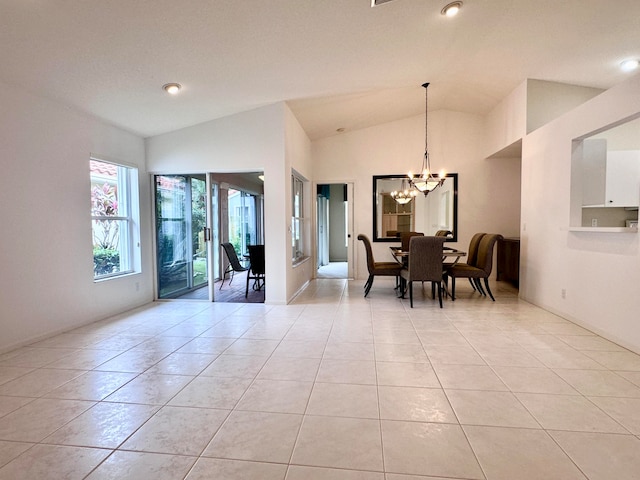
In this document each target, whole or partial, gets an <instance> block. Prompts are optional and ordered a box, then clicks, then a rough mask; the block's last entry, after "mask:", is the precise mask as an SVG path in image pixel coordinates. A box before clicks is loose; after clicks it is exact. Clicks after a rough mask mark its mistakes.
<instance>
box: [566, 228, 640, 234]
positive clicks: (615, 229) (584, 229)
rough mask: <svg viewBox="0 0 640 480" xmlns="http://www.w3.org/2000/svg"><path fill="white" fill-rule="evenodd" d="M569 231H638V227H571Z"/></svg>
mask: <svg viewBox="0 0 640 480" xmlns="http://www.w3.org/2000/svg"><path fill="white" fill-rule="evenodd" d="M569 231H570V232H595V233H638V229H637V228H630V227H569Z"/></svg>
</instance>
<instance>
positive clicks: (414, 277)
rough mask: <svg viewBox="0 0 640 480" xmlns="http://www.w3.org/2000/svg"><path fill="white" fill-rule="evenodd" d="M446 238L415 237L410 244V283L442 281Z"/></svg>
mask: <svg viewBox="0 0 640 480" xmlns="http://www.w3.org/2000/svg"><path fill="white" fill-rule="evenodd" d="M445 240H446V238H445V237H430V236H429V237H425V236H413V237H412V238H411V241H410V242H409V264H408V266H409V278H408V279H407V280H409V281H428V282H440V281H442V250H443V249H442V246H443V245H444V241H445Z"/></svg>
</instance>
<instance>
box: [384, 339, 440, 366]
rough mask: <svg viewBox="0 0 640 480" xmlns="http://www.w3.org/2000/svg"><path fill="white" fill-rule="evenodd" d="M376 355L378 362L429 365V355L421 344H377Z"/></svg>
mask: <svg viewBox="0 0 640 480" xmlns="http://www.w3.org/2000/svg"><path fill="white" fill-rule="evenodd" d="M375 355H376V360H377V361H378V362H411V363H429V359H428V358H427V354H426V353H425V351H424V348H422V345H420V344H417V345H410V344H409V345H407V344H404V345H403V344H398V343H377V344H376V345H375Z"/></svg>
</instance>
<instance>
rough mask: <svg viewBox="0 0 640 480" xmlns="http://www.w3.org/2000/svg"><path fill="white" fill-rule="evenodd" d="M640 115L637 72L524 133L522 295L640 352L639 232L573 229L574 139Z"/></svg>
mask: <svg viewBox="0 0 640 480" xmlns="http://www.w3.org/2000/svg"><path fill="white" fill-rule="evenodd" d="M637 112H640V76H638V75H636V76H635V77H633V78H631V79H629V80H628V81H626V82H624V83H622V84H620V85H618V86H616V87H614V88H612V89H610V90H608V91H606V92H604V93H602V94H601V95H598V96H597V97H594V98H593V99H591V100H590V101H588V102H587V103H584V104H583V105H581V106H579V107H578V108H576V109H574V110H572V111H571V112H569V113H567V114H565V115H563V116H561V117H560V118H558V119H557V120H555V121H553V122H551V123H549V124H547V125H545V126H544V127H541V128H539V129H538V130H536V131H534V132H533V133H531V134H530V135H528V136H527V137H525V138H524V140H523V145H522V235H521V237H522V243H521V271H520V295H521V297H523V298H525V299H526V300H529V301H531V302H532V303H535V304H537V305H540V306H542V307H544V308H546V309H548V310H551V311H553V312H556V313H558V314H559V315H561V316H563V317H565V318H569V319H572V320H574V321H576V322H577V323H580V324H582V325H585V326H587V327H588V328H590V329H592V330H594V331H596V332H598V333H601V334H602V335H604V336H605V337H607V338H610V339H612V340H613V341H616V342H618V343H620V344H622V345H625V346H627V347H629V348H631V349H633V350H635V351H636V352H639V353H640V324H639V323H638V312H639V311H640V296H639V295H638V285H639V284H640V247H639V236H638V234H637V233H636V234H629V233H598V232H570V231H569V230H568V226H569V217H570V211H569V210H570V183H571V182H570V180H571V140H572V139H573V138H576V137H579V136H583V135H586V134H588V133H590V132H592V131H595V130H597V129H599V128H601V127H603V126H605V125H608V124H611V123H614V122H616V121H618V120H620V119H622V118H626V117H629V116H631V115H633V114H635V113H637ZM563 289H564V290H565V291H566V298H562V295H561V293H562V290H563Z"/></svg>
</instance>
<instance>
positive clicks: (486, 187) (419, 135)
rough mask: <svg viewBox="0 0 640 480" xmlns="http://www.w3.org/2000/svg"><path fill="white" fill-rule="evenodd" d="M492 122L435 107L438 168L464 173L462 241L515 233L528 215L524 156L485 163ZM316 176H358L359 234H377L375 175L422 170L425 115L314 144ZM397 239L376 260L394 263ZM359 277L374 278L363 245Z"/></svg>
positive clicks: (379, 246) (432, 125)
mask: <svg viewBox="0 0 640 480" xmlns="http://www.w3.org/2000/svg"><path fill="white" fill-rule="evenodd" d="M483 120H484V119H483V118H482V117H480V116H477V115H471V114H466V113H460V112H451V111H433V112H429V151H430V157H431V166H432V168H433V169H434V170H436V171H439V170H440V169H442V168H445V169H446V170H447V171H448V172H452V173H458V174H459V193H458V214H459V216H458V242H457V243H456V244H453V245H457V246H459V247H460V248H464V249H466V248H467V247H468V245H469V240H470V239H471V237H472V236H473V234H474V233H476V232H481V231H482V232H489V233H501V234H503V235H505V236H515V235H517V234H518V231H519V219H520V204H519V200H520V162H519V159H510V158H507V159H492V160H484V157H483V155H482V150H483V145H484V142H483V140H484V121H483ZM312 152H313V161H314V163H313V175H314V178H315V179H320V180H321V181H322V183H341V182H345V181H354V183H355V185H354V191H355V192H354V233H355V234H356V235H357V234H358V233H364V234H366V235H367V236H368V237H369V238H372V236H373V213H372V203H373V196H372V176H373V175H386V174H404V173H406V172H407V171H408V170H412V171H414V172H416V171H417V170H419V169H420V165H421V162H422V156H423V152H424V115H419V116H416V117H411V118H407V119H403V120H399V121H395V122H390V123H386V124H383V125H378V126H375V127H370V128H367V129H363V130H358V131H355V132H349V133H343V134H341V135H336V136H332V137H329V138H325V139H322V140H318V141H315V142H313V144H312ZM389 245H390V244H389V243H374V244H373V251H374V256H375V257H376V260H390V259H391V257H390V254H389V249H388V247H389ZM355 252H356V265H357V270H356V276H357V278H359V279H364V278H366V275H367V268H366V257H365V252H364V248H363V247H362V245H360V244H359V242H358V244H357V245H356V249H355Z"/></svg>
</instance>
